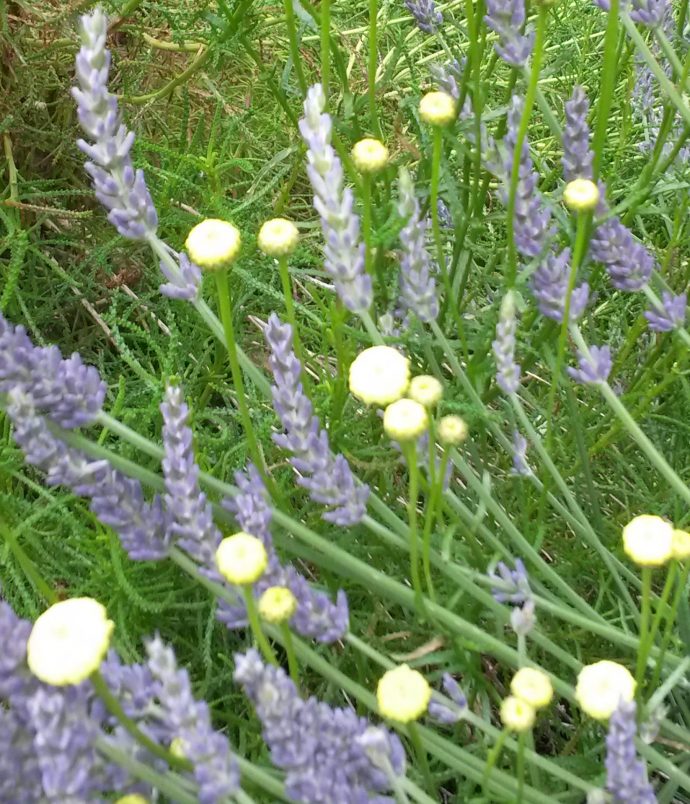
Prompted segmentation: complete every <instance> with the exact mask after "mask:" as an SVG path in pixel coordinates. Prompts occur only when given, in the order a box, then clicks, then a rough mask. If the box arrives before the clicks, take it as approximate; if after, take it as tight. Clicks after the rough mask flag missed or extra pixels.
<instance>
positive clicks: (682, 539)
mask: <svg viewBox="0 0 690 804" xmlns="http://www.w3.org/2000/svg"><path fill="white" fill-rule="evenodd" d="M671 552H672V555H673V558H675V559H676V560H677V561H685V559H686V558H690V533H688V532H687V531H686V530H679V529H677V528H676V529H675V530H674V531H673V539H672V541H671Z"/></svg>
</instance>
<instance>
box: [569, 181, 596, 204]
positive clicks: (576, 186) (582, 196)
mask: <svg viewBox="0 0 690 804" xmlns="http://www.w3.org/2000/svg"><path fill="white" fill-rule="evenodd" d="M563 201H564V202H565V205H566V207H568V209H572V210H574V211H575V212H590V211H591V210H593V209H594V208H595V207H596V205H597V204H598V203H599V188H598V187H597V185H596V184H595V183H594V182H593V181H592V180H591V179H573V180H572V181H569V182H568V183H567V184H566V185H565V190H564V191H563Z"/></svg>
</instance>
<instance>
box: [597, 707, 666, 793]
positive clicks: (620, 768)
mask: <svg viewBox="0 0 690 804" xmlns="http://www.w3.org/2000/svg"><path fill="white" fill-rule="evenodd" d="M636 711H637V707H636V705H635V702H634V701H630V702H629V703H628V702H626V701H621V702H620V704H619V705H618V709H616V711H615V712H614V713H613V714H612V715H611V719H610V721H609V731H608V734H607V736H606V789H607V790H608V791H609V793H611V795H612V796H613V802H614V804H633V802H634V804H655V803H656V800H657V799H656V795H655V794H654V788H653V787H652V785H651V784H650V783H649V781H648V780H647V769H646V766H645V763H644V762H643V761H642V760H640V759H639V758H638V756H637V751H636V749H635V736H636V735H637V722H636V719H635V714H636Z"/></svg>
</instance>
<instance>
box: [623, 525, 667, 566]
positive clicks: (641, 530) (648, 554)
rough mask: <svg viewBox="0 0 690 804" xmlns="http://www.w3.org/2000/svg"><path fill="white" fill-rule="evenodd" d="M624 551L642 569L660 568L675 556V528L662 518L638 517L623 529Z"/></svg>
mask: <svg viewBox="0 0 690 804" xmlns="http://www.w3.org/2000/svg"><path fill="white" fill-rule="evenodd" d="M623 549H624V550H625V552H626V555H627V556H629V557H630V558H631V559H632V560H633V561H634V562H635V563H636V564H639V565H640V566H641V567H660V566H661V565H662V564H665V563H666V562H667V561H668V560H669V559H670V558H671V556H672V555H673V526H672V525H670V524H669V523H668V522H666V520H665V519H662V518H661V517H660V516H652V515H651V514H642V516H636V517H635V518H634V519H633V520H631V521H630V522H629V523H628V524H627V525H626V526H625V527H624V528H623Z"/></svg>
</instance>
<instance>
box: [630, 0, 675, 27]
mask: <svg viewBox="0 0 690 804" xmlns="http://www.w3.org/2000/svg"><path fill="white" fill-rule="evenodd" d="M668 5H669V4H668V1H667V0H632V10H631V12H630V18H631V19H632V20H634V21H635V22H639V23H640V24H641V25H646V26H647V27H648V28H658V27H659V25H661V23H662V22H663V21H664V15H665V14H666V10H667V8H668Z"/></svg>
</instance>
